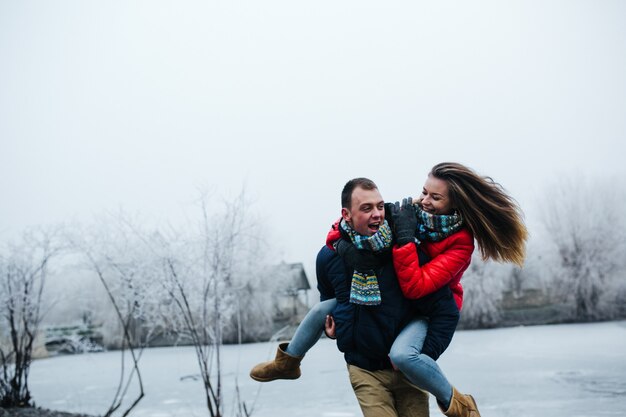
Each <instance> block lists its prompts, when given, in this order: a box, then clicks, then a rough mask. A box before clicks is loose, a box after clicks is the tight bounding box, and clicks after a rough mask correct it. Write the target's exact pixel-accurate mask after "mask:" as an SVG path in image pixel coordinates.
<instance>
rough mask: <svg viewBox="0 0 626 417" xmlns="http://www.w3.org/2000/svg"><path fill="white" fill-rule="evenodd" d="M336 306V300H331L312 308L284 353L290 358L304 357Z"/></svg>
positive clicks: (315, 341)
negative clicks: (290, 356)
mask: <svg viewBox="0 0 626 417" xmlns="http://www.w3.org/2000/svg"><path fill="white" fill-rule="evenodd" d="M336 305H337V300H336V299H335V298H331V299H329V300H324V301H321V302H319V303H318V304H316V305H315V306H313V308H311V309H310V310H309V312H308V313H307V314H306V316H305V317H304V319H303V320H302V322H301V323H300V325H298V328H297V329H296V333H295V334H294V335H293V338H292V339H291V341H290V342H289V345H288V346H287V350H286V352H287V353H288V354H290V355H292V356H304V354H305V353H307V352H308V351H309V349H311V347H313V345H314V344H315V343H317V341H318V340H319V338H320V336H321V335H322V332H323V331H324V322H325V321H326V316H327V315H328V314H330V313H332V312H333V310H334V309H335V306H336Z"/></svg>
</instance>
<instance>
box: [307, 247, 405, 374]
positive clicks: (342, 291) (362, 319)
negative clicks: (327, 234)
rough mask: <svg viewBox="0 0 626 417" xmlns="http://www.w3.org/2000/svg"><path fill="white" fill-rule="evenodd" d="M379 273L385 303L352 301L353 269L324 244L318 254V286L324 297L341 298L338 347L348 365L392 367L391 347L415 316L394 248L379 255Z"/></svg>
mask: <svg viewBox="0 0 626 417" xmlns="http://www.w3.org/2000/svg"><path fill="white" fill-rule="evenodd" d="M378 256H379V257H381V259H380V261H381V267H380V268H378V270H377V271H375V272H376V276H377V277H378V285H379V287H380V292H381V301H382V302H381V304H380V305H377V306H365V305H358V304H352V303H350V283H351V278H352V272H353V271H352V269H351V268H349V267H347V266H346V265H344V262H343V261H342V259H341V258H340V257H339V255H337V253H336V252H334V251H332V250H331V249H329V248H328V247H327V246H324V247H323V248H322V249H321V250H320V251H319V253H318V255H317V261H316V272H317V288H318V290H319V292H320V294H321V297H320V298H321V300H322V301H324V300H327V299H329V298H336V299H337V307H336V308H335V310H334V312H333V318H334V320H335V325H336V336H337V347H338V348H339V350H340V351H342V352H343V353H344V357H345V360H346V362H347V363H348V364H351V365H356V366H358V367H359V368H363V369H367V370H369V371H377V370H380V369H387V368H391V362H390V361H389V357H388V354H389V350H390V349H391V345H392V344H393V341H394V340H395V338H396V336H397V335H398V333H400V330H402V328H403V327H404V325H406V323H407V322H408V321H409V320H410V319H411V317H412V316H413V313H412V309H411V302H410V301H409V300H407V299H405V298H404V296H403V294H402V290H401V289H400V285H399V284H398V279H397V278H396V273H395V271H394V268H393V262H392V258H391V251H387V252H385V253H383V254H380V255H378Z"/></svg>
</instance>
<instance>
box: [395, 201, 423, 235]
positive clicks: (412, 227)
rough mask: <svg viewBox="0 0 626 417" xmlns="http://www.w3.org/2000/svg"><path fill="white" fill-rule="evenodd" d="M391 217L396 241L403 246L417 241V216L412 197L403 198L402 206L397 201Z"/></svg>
mask: <svg viewBox="0 0 626 417" xmlns="http://www.w3.org/2000/svg"><path fill="white" fill-rule="evenodd" d="M391 218H392V219H393V229H394V230H393V233H394V235H395V236H396V243H397V244H398V245H400V246H403V245H405V244H407V243H411V242H415V233H416V231H417V217H416V216H415V208H414V207H413V199H412V198H411V197H408V198H404V199H402V206H400V203H399V202H397V201H396V204H394V205H393V206H391Z"/></svg>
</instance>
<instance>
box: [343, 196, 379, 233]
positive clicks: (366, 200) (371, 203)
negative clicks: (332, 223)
mask: <svg viewBox="0 0 626 417" xmlns="http://www.w3.org/2000/svg"><path fill="white" fill-rule="evenodd" d="M341 216H342V217H343V219H344V220H345V221H346V222H348V224H349V225H350V226H351V227H352V228H353V229H354V230H355V231H356V232H357V233H358V234H360V235H363V236H372V235H373V234H374V233H376V232H378V229H380V226H381V225H382V224H383V222H384V221H385V202H384V201H383V197H382V196H381V195H380V192H379V191H378V189H376V188H375V189H373V190H365V189H363V188H361V187H356V188H355V189H354V191H352V205H351V207H350V209H347V208H345V207H344V208H342V209H341Z"/></svg>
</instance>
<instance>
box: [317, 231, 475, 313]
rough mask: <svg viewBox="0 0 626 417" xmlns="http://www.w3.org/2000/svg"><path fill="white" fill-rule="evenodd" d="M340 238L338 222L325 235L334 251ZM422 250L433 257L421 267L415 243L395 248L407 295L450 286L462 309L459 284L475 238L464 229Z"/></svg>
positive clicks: (398, 272)
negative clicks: (334, 245) (334, 243)
mask: <svg viewBox="0 0 626 417" xmlns="http://www.w3.org/2000/svg"><path fill="white" fill-rule="evenodd" d="M339 238H341V234H340V232H339V221H337V222H335V224H333V226H332V229H331V230H330V232H328V235H327V236H326V245H328V247H330V248H331V249H332V248H333V246H332V244H333V242H334V241H336V240H337V239H339ZM420 247H421V248H422V250H423V251H424V252H425V253H426V254H427V255H428V257H429V258H430V261H428V262H427V263H426V264H424V265H423V266H421V267H420V266H419V258H418V255H417V249H416V247H415V243H407V244H406V245H404V246H398V245H396V246H394V248H393V266H394V268H395V270H396V275H397V276H398V282H399V283H400V288H402V292H403V293H404V296H405V297H406V298H411V299H417V298H421V297H423V296H425V295H428V294H431V293H433V292H435V291H437V290H438V289H440V288H443V287H444V286H445V285H448V286H450V289H451V290H452V294H453V295H454V301H456V305H457V306H458V307H459V310H461V307H462V306H463V287H462V286H461V282H460V281H461V276H463V273H464V272H465V270H466V269H467V267H468V266H469V264H470V261H471V260H472V253H473V252H474V237H473V236H472V234H471V233H470V231H469V230H468V229H467V228H463V229H461V230H459V231H458V232H456V233H454V234H453V235H451V236H448V237H447V238H445V239H443V240H441V241H439V242H429V241H424V242H423V243H422V244H421V246H420Z"/></svg>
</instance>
